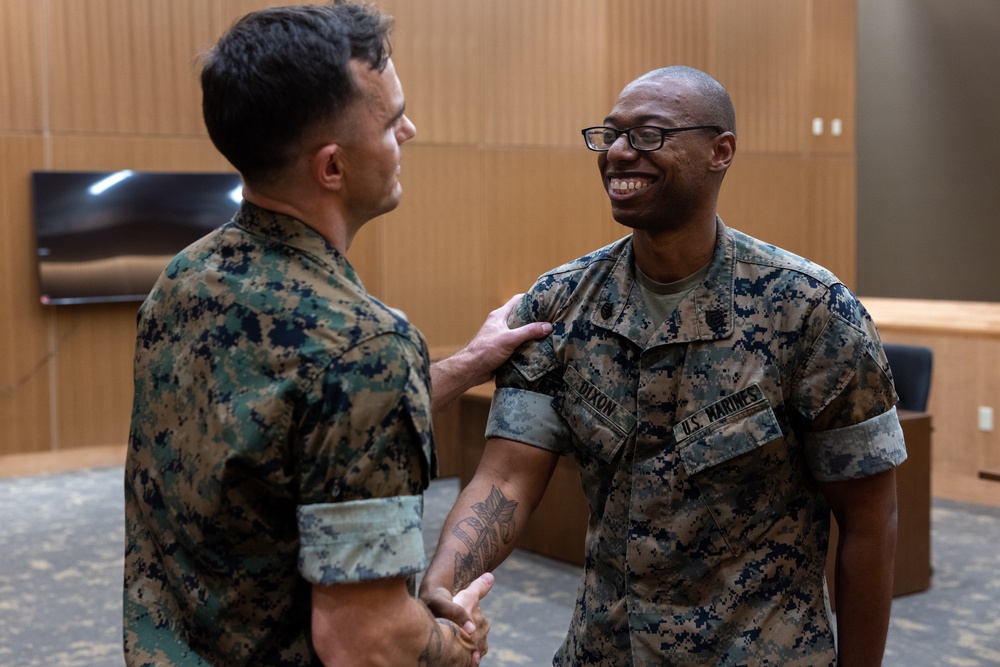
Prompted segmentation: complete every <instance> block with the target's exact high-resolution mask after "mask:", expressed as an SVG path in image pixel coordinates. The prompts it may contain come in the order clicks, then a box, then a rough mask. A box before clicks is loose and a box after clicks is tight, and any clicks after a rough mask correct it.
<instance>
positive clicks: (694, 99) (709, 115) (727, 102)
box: [622, 65, 736, 136]
mask: <svg viewBox="0 0 1000 667" xmlns="http://www.w3.org/2000/svg"><path fill="white" fill-rule="evenodd" d="M663 81H672V82H675V83H679V84H682V85H683V86H684V87H686V88H688V89H689V90H690V91H691V93H692V95H691V97H690V98H689V99H687V100H685V103H686V106H687V110H688V111H689V113H690V114H691V115H692V117H693V119H695V122H697V124H699V125H716V126H718V127H720V128H722V131H723V132H732V133H733V135H734V136H735V135H736V111H735V110H734V109H733V101H732V100H731V99H729V93H727V92H726V89H725V88H723V87H722V84H721V83H719V82H718V81H716V80H715V79H713V78H712V77H711V76H709V75H708V74H705V73H704V72H702V71H701V70H698V69H695V68H693V67H685V66H683V65H674V66H671V67H663V68H661V69H655V70H653V71H651V72H647V73H645V74H643V75H642V76H640V77H638V78H637V79H635V80H634V81H632V82H631V83H630V84H628V85H627V86H625V90H626V91H627V90H628V89H629V88H631V87H633V86H637V85H641V84H647V83H659V82H663ZM622 92H625V91H622Z"/></svg>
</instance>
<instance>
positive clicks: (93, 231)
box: [31, 170, 242, 304]
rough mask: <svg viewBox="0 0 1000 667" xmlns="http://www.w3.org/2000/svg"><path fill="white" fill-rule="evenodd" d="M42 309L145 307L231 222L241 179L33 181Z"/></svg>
mask: <svg viewBox="0 0 1000 667" xmlns="http://www.w3.org/2000/svg"><path fill="white" fill-rule="evenodd" d="M31 193H32V203H33V206H34V208H33V216H34V230H35V242H36V250H37V253H38V285H39V299H40V300H41V302H42V303H43V304H71V303H96V302H106V301H141V300H143V299H145V298H146V296H147V295H148V294H149V291H150V289H151V288H152V287H153V283H155V282H156V279H157V278H158V277H159V275H160V273H162V272H163V269H165V268H166V266H167V264H168V263H170V260H171V259H172V258H173V257H174V255H176V254H177V253H178V252H180V251H181V250H183V249H184V248H185V247H187V246H188V245H190V244H191V243H192V242H194V241H196V240H197V239H199V238H201V237H202V236H204V235H205V234H207V233H208V232H210V231H211V230H213V229H215V228H216V227H219V226H220V225H222V224H223V223H225V222H227V221H228V220H229V219H230V218H231V217H232V216H233V213H235V212H236V209H237V208H238V207H239V204H240V201H241V200H242V187H241V182H240V177H239V175H238V174H226V173H165V172H138V171H131V170H123V171H116V172H103V171H35V172H32V174H31Z"/></svg>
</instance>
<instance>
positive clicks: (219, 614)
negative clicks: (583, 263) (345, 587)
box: [124, 203, 437, 666]
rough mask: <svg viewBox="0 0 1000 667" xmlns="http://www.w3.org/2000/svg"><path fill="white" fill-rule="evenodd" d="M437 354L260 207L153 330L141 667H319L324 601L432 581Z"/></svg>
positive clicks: (139, 425)
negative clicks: (429, 495) (352, 588)
mask: <svg viewBox="0 0 1000 667" xmlns="http://www.w3.org/2000/svg"><path fill="white" fill-rule="evenodd" d="M429 378H430V376H429V362H428V358H427V348H426V344H425V342H424V340H423V338H422V336H421V335H420V333H419V332H418V331H417V330H416V329H415V328H414V327H412V326H411V325H410V324H409V323H407V322H406V320H405V319H404V318H402V317H401V316H400V315H399V314H397V313H396V312H395V311H393V310H391V309H390V308H388V307H386V306H385V305H383V304H382V303H380V302H379V301H378V300H376V299H375V298H373V297H371V296H370V295H369V294H368V293H367V292H366V291H365V289H364V287H363V286H362V284H361V282H360V280H359V279H358V277H357V275H356V274H355V272H354V270H353V268H352V267H351V266H350V264H349V263H348V262H347V260H346V259H345V258H344V257H343V256H342V255H341V254H340V253H339V252H338V251H337V250H336V249H334V248H333V247H332V246H330V245H329V244H328V243H327V242H326V241H325V240H324V239H323V238H322V237H321V236H320V235H318V234H317V233H316V232H314V231H313V230H312V229H310V228H309V227H307V226H306V225H304V224H302V223H301V222H299V221H297V220H294V219H292V218H288V217H285V216H281V215H277V214H273V213H270V212H267V211H264V210H261V209H258V208H255V207H254V206H252V205H249V204H246V203H244V204H243V206H242V208H241V209H240V211H239V212H238V213H237V214H236V216H235V217H234V219H233V220H232V221H231V222H230V223H228V224H226V225H224V226H223V227H221V228H220V229H218V230H216V231H215V232H213V233H211V234H209V235H208V236H206V237H205V238H203V239H201V240H200V241H198V242H196V243H194V244H193V245H192V246H190V247H189V248H187V249H186V250H184V251H183V252H182V253H180V254H179V255H178V256H177V257H176V258H175V259H174V260H173V262H172V263H171V264H170V266H169V267H168V268H167V269H166V271H165V272H164V274H163V275H162V276H161V278H160V280H159V282H158V283H157V285H156V287H155V288H154V290H153V292H152V293H151V295H150V296H149V298H148V299H147V300H146V302H145V303H144V304H143V305H142V307H141V309H140V312H139V317H138V334H137V344H136V352H135V397H134V405H133V411H132V426H131V433H130V436H129V448H128V458H127V464H126V470H125V496H126V542H127V544H126V551H125V586H124V608H125V654H126V659H127V662H128V664H130V665H145V664H184V665H196V664H203V661H204V663H208V664H213V665H287V666H293V665H295V666H297V665H314V664H318V661H317V660H316V658H315V655H314V654H313V651H312V648H311V643H310V639H309V634H310V632H309V628H310V585H311V584H313V583H320V584H332V583H339V582H354V581H360V580H366V579H373V578H382V577H389V576H398V575H409V574H412V573H415V572H417V571H419V570H421V569H423V568H424V567H425V565H426V559H425V555H424V547H423V540H422V536H421V532H420V519H421V512H422V499H421V498H422V497H421V493H422V492H423V490H424V489H425V488H426V486H427V484H428V481H429V479H430V476H431V475H432V474H433V473H434V472H435V468H436V465H437V462H436V459H435V457H434V449H433V441H432V435H431V425H430V379H429Z"/></svg>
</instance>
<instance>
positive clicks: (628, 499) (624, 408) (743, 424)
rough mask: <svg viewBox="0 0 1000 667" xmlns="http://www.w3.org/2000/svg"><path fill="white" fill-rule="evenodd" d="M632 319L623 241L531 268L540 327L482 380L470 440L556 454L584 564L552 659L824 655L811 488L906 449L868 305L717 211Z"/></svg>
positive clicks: (829, 633)
mask: <svg viewBox="0 0 1000 667" xmlns="http://www.w3.org/2000/svg"><path fill="white" fill-rule="evenodd" d="M717 229H718V234H717V242H716V250H715V255H714V258H713V260H712V262H711V264H710V268H709V270H708V274H707V276H706V278H705V279H704V282H702V283H701V284H700V285H697V286H695V287H694V288H693V289H692V290H691V292H690V293H688V295H687V296H686V297H685V298H684V299H683V300H682V301H681V302H680V305H679V306H678V307H677V309H676V310H675V311H674V312H673V314H672V315H671V316H670V317H668V319H667V320H666V321H665V322H662V323H660V322H650V321H649V320H648V319H647V317H646V315H645V313H646V309H645V307H644V305H643V301H642V296H641V294H640V291H639V289H638V286H637V284H636V282H635V278H634V276H635V271H634V268H633V251H632V245H631V241H630V238H628V237H626V238H625V239H622V240H620V241H618V242H617V243H614V244H612V245H609V246H608V247H606V248H603V249H601V250H598V251H596V252H594V253H592V254H590V255H588V256H586V257H583V258H580V259H578V260H576V261H573V262H571V263H569V264H567V265H564V266H562V267H559V268H557V269H555V270H553V271H551V272H549V273H546V274H545V275H543V276H542V277H541V278H539V279H538V281H537V282H536V283H535V285H534V287H533V288H532V289H531V290H530V292H529V293H528V294H527V295H526V297H525V298H524V299H523V300H522V302H521V304H520V306H519V309H518V310H517V311H516V313H515V316H514V318H513V320H514V321H512V322H511V324H512V325H513V324H519V323H521V322H527V321H537V320H541V321H551V322H553V323H554V324H555V330H554V332H553V334H552V335H551V336H549V337H548V338H546V339H543V340H541V341H536V342H532V343H529V344H527V345H526V346H525V347H523V348H521V350H519V352H518V353H517V354H515V356H514V357H513V358H512V359H511V361H510V362H508V364H506V365H505V366H504V367H502V368H501V370H500V372H499V373H498V375H497V387H498V390H497V393H496V395H495V397H494V402H493V408H492V411H491V415H490V420H489V426H488V432H487V435H488V437H503V438H508V439H511V440H516V441H520V442H525V443H527V444H531V445H535V446H538V447H543V448H547V449H551V450H555V451H558V452H560V453H564V454H571V455H573V456H574V457H575V458H576V460H577V461H578V463H579V466H580V472H581V477H582V481H583V487H584V492H585V494H586V496H587V498H588V501H589V504H590V524H589V530H588V536H587V544H586V565H585V570H584V578H583V581H582V583H581V588H580V591H579V598H578V600H577V604H576V609H575V612H574V616H573V619H572V622H571V627H570V630H569V634H568V636H567V638H566V641H565V643H564V644H563V646H562V648H561V649H560V651H559V653H558V654H557V656H556V658H555V664H558V665H589V666H607V667H625V666H626V665H712V666H713V667H717V666H718V665H766V664H771V665H783V666H785V667H788V666H791V665H807V666H809V667H817V666H820V665H828V664H834V663H835V661H836V656H835V653H834V633H833V630H832V628H831V622H830V618H829V613H828V604H827V601H828V598H827V597H826V596H827V592H826V589H825V584H824V578H823V572H824V563H825V559H826V551H827V544H828V539H829V528H830V510H829V506H828V504H827V503H826V501H825V499H824V497H823V496H822V495H821V494H820V492H819V490H818V487H817V482H818V481H825V480H841V479H849V478H856V477H862V476H866V475H871V474H874V473H877V472H880V471H884V470H887V469H889V468H891V467H893V466H895V465H898V464H899V463H900V462H902V461H903V460H904V459H905V457H906V453H905V449H904V446H903V439H902V430H901V428H900V426H899V421H898V419H897V417H896V413H895V408H894V404H895V400H896V397H895V393H894V390H893V386H892V382H891V379H890V377H889V375H888V365H887V362H886V360H885V356H884V354H883V352H882V349H881V344H880V341H879V337H878V334H877V332H876V329H875V326H874V325H873V323H872V321H871V319H870V317H869V316H868V314H867V313H866V312H865V310H864V309H863V307H862V306H861V304H860V303H859V302H858V300H857V299H856V298H855V296H854V295H853V294H851V293H850V291H848V289H847V288H846V287H845V286H844V285H843V284H842V283H840V282H839V281H838V280H837V279H836V278H835V277H834V276H833V275H832V274H830V273H829V272H828V271H826V270H825V269H822V268H820V267H818V266H816V265H815V264H813V263H811V262H808V261H806V260H804V259H802V258H800V257H796V256H794V255H792V254H791V253H788V252H785V251H782V250H780V249H778V248H775V247H773V246H769V245H767V244H764V243H762V242H760V241H757V240H755V239H752V238H750V237H748V236H746V235H744V234H741V233H739V232H737V231H734V230H730V229H728V228H726V227H725V226H724V225H723V224H722V222H721V221H718V223H717Z"/></svg>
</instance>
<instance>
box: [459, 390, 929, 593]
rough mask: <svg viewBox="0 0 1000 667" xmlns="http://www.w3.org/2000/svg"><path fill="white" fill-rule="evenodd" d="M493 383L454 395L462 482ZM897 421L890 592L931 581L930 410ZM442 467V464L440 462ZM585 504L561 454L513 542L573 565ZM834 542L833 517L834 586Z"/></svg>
mask: <svg viewBox="0 0 1000 667" xmlns="http://www.w3.org/2000/svg"><path fill="white" fill-rule="evenodd" d="M492 396H493V385H492V383H490V384H485V385H482V386H480V387H476V388H474V389H472V390H470V391H468V392H467V393H465V394H464V395H463V396H462V397H461V398H459V399H458V408H457V414H458V424H457V428H456V429H454V431H455V432H454V433H453V435H454V436H456V437H457V442H456V443H453V445H452V447H453V451H455V452H457V454H458V466H457V467H458V476H459V479H460V480H461V484H462V486H463V487H464V486H465V485H466V484H468V483H469V481H470V480H471V479H472V476H473V475H474V474H475V472H476V467H477V466H478V465H479V459H480V458H481V457H482V454H483V449H484V448H485V446H486V441H485V439H484V437H483V434H484V433H485V431H486V419H487V417H488V416H489V411H490V401H491V399H492ZM899 422H900V424H901V425H902V427H903V437H904V438H905V440H906V451H907V459H906V461H905V462H903V464H902V465H900V466H899V468H898V469H897V470H896V496H897V499H898V537H897V542H896V561H895V576H894V580H893V595H906V594H908V593H916V592H918V591H922V590H926V589H927V588H929V587H930V579H931V553H930V517H931V509H930V507H931V505H930V488H931V484H930V463H931V454H930V450H931V416H930V415H929V414H927V413H923V412H911V411H907V410H901V411H900V412H899ZM442 467H445V466H444V464H442ZM588 516H589V509H588V507H587V499H586V498H585V497H584V495H583V491H582V489H581V486H580V474H579V472H578V470H577V465H576V461H575V460H574V459H573V458H572V457H569V456H564V457H562V458H560V460H559V464H558V465H557V466H556V469H555V472H554V473H553V475H552V480H551V481H550V482H549V486H548V488H547V489H546V491H545V496H544V497H543V498H542V501H541V503H540V504H539V506H538V508H537V509H536V510H535V512H534V514H533V515H532V517H531V520H530V521H529V522H528V525H527V526H525V532H524V533H523V534H522V536H521V538H520V539H519V541H518V544H517V546H518V548H521V549H526V550H528V551H533V552H535V553H538V554H541V555H543V556H548V557H549V558H556V559H558V560H563V561H566V562H569V563H574V564H576V565H582V564H583V558H584V541H585V538H586V535H587V519H588ZM836 548H837V529H836V522H832V526H831V534H830V552H829V554H830V555H829V556H828V559H827V581H828V585H829V586H830V590H833V570H832V566H833V557H832V554H834V553H836Z"/></svg>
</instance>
